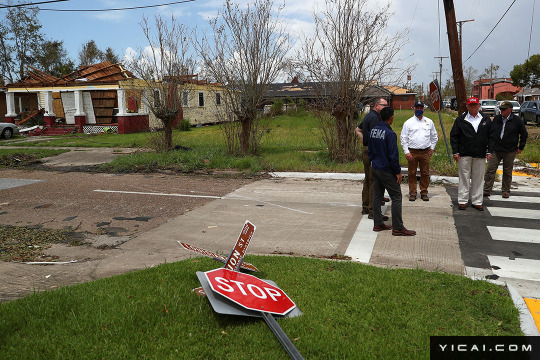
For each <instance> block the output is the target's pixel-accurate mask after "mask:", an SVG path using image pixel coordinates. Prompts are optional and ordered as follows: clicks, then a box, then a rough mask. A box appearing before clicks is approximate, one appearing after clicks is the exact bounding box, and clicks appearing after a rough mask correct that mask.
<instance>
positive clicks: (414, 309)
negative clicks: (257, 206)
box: [0, 256, 522, 360]
mask: <svg viewBox="0 0 540 360" xmlns="http://www.w3.org/2000/svg"><path fill="white" fill-rule="evenodd" d="M246 261H249V262H251V263H253V264H255V265H256V266H257V267H259V269H263V271H262V272H260V273H258V274H257V276H258V277H260V278H263V279H265V278H266V279H272V280H274V281H276V283H277V284H278V285H279V286H280V287H281V288H282V289H283V290H284V291H285V292H287V294H288V295H289V296H290V297H291V298H292V299H293V301H295V303H296V304H297V305H298V307H299V308H300V309H301V310H302V311H303V315H302V316H300V317H297V318H290V319H282V320H278V321H279V323H280V326H281V327H282V328H283V330H284V331H285V333H286V334H287V335H288V337H289V338H290V339H292V340H293V343H294V344H295V346H296V347H297V348H298V350H299V351H300V353H301V354H302V355H303V356H304V357H305V358H306V359H346V358H348V359H415V360H416V359H429V337H430V336H431V335H460V336H465V335H490V336H503V335H522V333H521V331H520V328H519V319H518V311H517V310H516V308H515V307H514V306H513V304H512V301H511V299H510V298H509V296H508V293H507V291H506V290H505V289H504V288H502V287H499V286H496V285H493V284H489V283H487V282H483V281H472V280H470V279H468V278H465V277H462V276H456V275H450V274H442V273H437V272H427V271H423V270H404V269H402V270H391V269H384V268H376V267H372V266H367V265H362V264H357V263H352V262H343V261H342V262H337V261H328V260H319V259H308V258H289V257H270V256H267V257H264V256H248V257H247V258H246ZM216 267H218V265H217V263H215V262H213V261H212V260H210V259H206V258H204V259H203V258H195V259H189V260H185V261H181V262H177V263H172V264H165V265H161V266H158V267H156V268H152V269H147V270H144V271H138V272H132V273H128V274H124V275H120V276H116V277H112V278H107V279H101V280H97V281H94V282H90V283H85V284H80V285H76V286H71V287H65V288H61V289H58V290H55V291H50V292H43V293H36V294H34V295H31V296H28V297H26V298H23V299H20V300H16V301H12V302H9V303H5V304H2V305H0V344H1V346H0V358H2V359H112V358H114V359H150V358H151V359H173V358H174V359H287V358H288V356H287V355H286V353H285V350H283V348H282V347H281V346H280V345H279V343H278V341H277V340H276V339H275V338H274V336H273V335H272V333H271V331H270V330H269V329H268V328H267V326H266V325H265V323H264V322H263V321H262V320H260V319H254V318H246V317H234V316H225V315H219V314H216V313H214V312H213V310H212V308H211V305H210V304H209V302H208V300H207V299H206V298H204V297H199V296H196V295H194V294H193V293H191V292H190V290H191V289H192V288H195V287H198V286H199V282H198V280H197V277H196V275H195V272H196V271H208V270H211V269H213V268H216Z"/></svg>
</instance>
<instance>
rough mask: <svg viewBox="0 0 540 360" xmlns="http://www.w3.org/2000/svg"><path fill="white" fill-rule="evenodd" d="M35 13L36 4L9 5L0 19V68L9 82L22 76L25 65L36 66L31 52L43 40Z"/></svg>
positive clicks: (33, 52)
mask: <svg viewBox="0 0 540 360" xmlns="http://www.w3.org/2000/svg"><path fill="white" fill-rule="evenodd" d="M21 3H27V2H21ZM8 4H11V2H8ZM38 12H39V9H38V8H35V7H28V6H20V7H12V8H8V9H7V12H6V16H5V18H4V19H3V20H1V21H0V71H1V74H2V77H3V78H4V80H6V81H8V82H14V81H15V80H18V79H22V78H23V77H24V74H25V71H26V65H35V61H36V59H35V57H34V54H36V52H37V50H38V49H39V45H40V44H41V43H42V41H43V36H42V34H41V32H40V30H41V24H40V23H39V20H38V19H37V14H38Z"/></svg>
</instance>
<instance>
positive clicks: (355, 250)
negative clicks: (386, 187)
mask: <svg viewBox="0 0 540 360" xmlns="http://www.w3.org/2000/svg"><path fill="white" fill-rule="evenodd" d="M385 196H387V195H386V194H385ZM386 207H387V205H384V206H382V207H381V212H382V213H383V214H384V213H385V212H386ZM377 234H378V233H377V232H375V231H373V220H371V219H368V217H367V216H366V215H364V216H362V219H361V220H360V223H359V224H358V227H357V228H356V231H355V232H354V235H353V237H352V239H351V242H350V243H349V246H348V247H347V250H346V251H345V256H350V257H351V258H352V259H353V261H358V262H361V263H365V264H368V263H369V259H371V254H372V253H373V247H374V246H375V241H376V240H377Z"/></svg>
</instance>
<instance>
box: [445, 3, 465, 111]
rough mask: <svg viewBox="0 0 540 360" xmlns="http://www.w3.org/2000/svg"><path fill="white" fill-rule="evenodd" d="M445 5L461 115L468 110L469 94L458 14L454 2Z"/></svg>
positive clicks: (453, 71) (455, 85)
mask: <svg viewBox="0 0 540 360" xmlns="http://www.w3.org/2000/svg"><path fill="white" fill-rule="evenodd" d="M443 3H444V14H445V16H446V30H447V33H448V45H449V48H450V61H451V62H452V73H453V75H454V89H455V91H456V100H457V107H458V113H460V114H461V113H463V112H465V111H466V110H467V108H466V106H465V102H466V100H467V93H466V92H465V80H464V78H463V64H462V58H461V47H460V44H459V37H458V31H457V23H456V13H455V10H454V0H443Z"/></svg>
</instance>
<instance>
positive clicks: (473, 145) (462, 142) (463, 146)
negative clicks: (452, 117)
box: [450, 112, 493, 158]
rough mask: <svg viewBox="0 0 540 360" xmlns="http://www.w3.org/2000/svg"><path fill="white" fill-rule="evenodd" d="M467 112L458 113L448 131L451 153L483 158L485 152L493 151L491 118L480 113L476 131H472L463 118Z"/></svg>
mask: <svg viewBox="0 0 540 360" xmlns="http://www.w3.org/2000/svg"><path fill="white" fill-rule="evenodd" d="M467 114H468V112H465V113H463V114H461V115H459V116H458V117H457V118H456V121H454V126H452V130H451V131H450V143H451V145H452V153H453V154H454V155H455V154H459V156H471V157H473V158H485V157H486V154H492V153H493V133H492V126H491V120H490V119H489V117H487V116H484V115H482V114H480V115H482V119H481V120H480V124H479V125H478V131H474V127H473V126H472V124H471V123H470V122H468V121H467V120H465V117H466V116H467Z"/></svg>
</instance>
